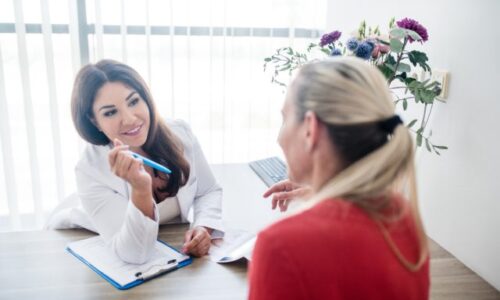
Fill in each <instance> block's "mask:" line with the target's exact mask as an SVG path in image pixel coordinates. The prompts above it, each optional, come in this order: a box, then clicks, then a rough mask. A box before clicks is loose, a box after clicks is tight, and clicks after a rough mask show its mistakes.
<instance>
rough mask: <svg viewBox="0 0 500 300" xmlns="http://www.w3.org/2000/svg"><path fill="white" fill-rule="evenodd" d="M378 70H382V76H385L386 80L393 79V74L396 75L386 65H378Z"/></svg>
mask: <svg viewBox="0 0 500 300" xmlns="http://www.w3.org/2000/svg"><path fill="white" fill-rule="evenodd" d="M377 68H378V69H379V70H380V72H382V74H384V76H385V79H389V78H391V77H392V74H394V70H391V68H389V67H387V65H386V64H385V63H384V64H381V65H378V66H377Z"/></svg>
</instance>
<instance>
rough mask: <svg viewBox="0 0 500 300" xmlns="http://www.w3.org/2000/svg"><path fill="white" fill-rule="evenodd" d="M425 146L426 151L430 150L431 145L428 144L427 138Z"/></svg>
mask: <svg viewBox="0 0 500 300" xmlns="http://www.w3.org/2000/svg"><path fill="white" fill-rule="evenodd" d="M425 147H426V148H427V151H429V152H432V150H431V145H430V144H429V140H428V139H425Z"/></svg>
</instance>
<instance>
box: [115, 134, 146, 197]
mask: <svg viewBox="0 0 500 300" xmlns="http://www.w3.org/2000/svg"><path fill="white" fill-rule="evenodd" d="M108 160H109V165H110V167H111V171H112V172H113V173H114V174H115V175H116V176H118V177H120V178H123V179H125V180H126V181H127V182H128V183H130V185H131V186H132V188H134V189H136V190H138V191H142V192H146V191H150V190H151V186H152V179H151V175H149V173H148V172H146V170H145V169H144V166H143V164H142V161H141V160H140V159H137V158H134V157H133V156H132V154H130V152H129V147H128V146H127V145H123V143H122V142H121V141H120V140H119V139H115V140H114V148H113V149H112V150H111V151H110V152H109V154H108Z"/></svg>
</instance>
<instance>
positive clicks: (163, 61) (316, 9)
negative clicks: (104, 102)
mask: <svg viewBox="0 0 500 300" xmlns="http://www.w3.org/2000/svg"><path fill="white" fill-rule="evenodd" d="M325 5H326V3H325V0H313V1H311V0H294V1H285V0H272V1H270V0H254V1H241V0H145V1H144V0H134V1H132V0H106V1H101V0H68V1H60V0H0V126H1V128H0V145H1V147H0V152H1V155H0V231H5V230H20V229H32V228H40V227H41V226H42V224H43V221H44V218H45V216H46V214H47V212H49V211H51V210H52V209H53V208H54V207H55V206H56V205H57V204H58V203H60V202H61V201H63V199H64V198H65V197H66V196H67V195H69V194H70V193H72V192H74V191H75V189H76V187H75V182H74V174H73V169H74V166H75V164H76V162H77V160H78V157H79V154H80V153H81V151H82V149H83V147H84V146H85V143H84V142H83V141H82V140H81V139H80V137H79V136H78V135H77V133H76V131H75V129H74V127H73V124H72V121H71V115H70V109H69V106H70V95H71V88H72V83H73V78H74V76H75V74H76V72H77V71H78V70H79V68H80V67H81V66H82V65H83V64H85V63H89V62H90V63H93V62H96V61H98V60H100V59H103V58H111V59H115V60H120V61H123V62H125V63H127V64H129V65H131V66H132V67H133V68H135V69H136V70H138V71H139V73H140V74H141V75H142V76H143V77H144V79H145V80H146V81H147V82H148V84H149V86H150V88H151V91H152V94H153V97H154V99H155V101H156V103H157V106H158V108H159V109H160V112H161V114H162V115H163V116H165V117H167V118H180V119H184V120H185V121H187V122H188V123H189V124H190V125H191V126H192V129H193V131H194V132H195V134H196V135H197V137H198V139H199V141H200V143H201V145H202V148H203V150H204V152H205V154H206V156H207V158H208V160H209V162H210V163H228V162H247V161H249V160H253V159H258V158H262V157H267V156H270V155H276V154H278V153H279V148H278V146H277V145H276V136H277V133H278V130H279V127H280V123H281V116H280V113H279V110H280V108H281V105H282V100H283V97H284V93H283V90H282V89H281V88H279V87H277V86H273V85H271V83H270V76H269V74H265V73H264V72H263V68H262V65H263V58H264V57H266V56H269V55H270V54H271V53H273V51H274V50H275V49H276V48H278V47H283V46H288V45H293V46H297V47H305V46H306V45H307V44H309V43H310V42H316V41H317V39H318V37H319V34H320V31H321V29H322V28H324V24H325V21H326V20H325V18H326V13H325Z"/></svg>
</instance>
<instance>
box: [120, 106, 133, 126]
mask: <svg viewBox="0 0 500 300" xmlns="http://www.w3.org/2000/svg"><path fill="white" fill-rule="evenodd" d="M136 120H137V117H136V116H135V114H134V113H133V112H132V111H130V110H128V109H125V110H124V113H123V117H122V124H123V125H124V126H127V125H133V124H134V123H135V121H136Z"/></svg>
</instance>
